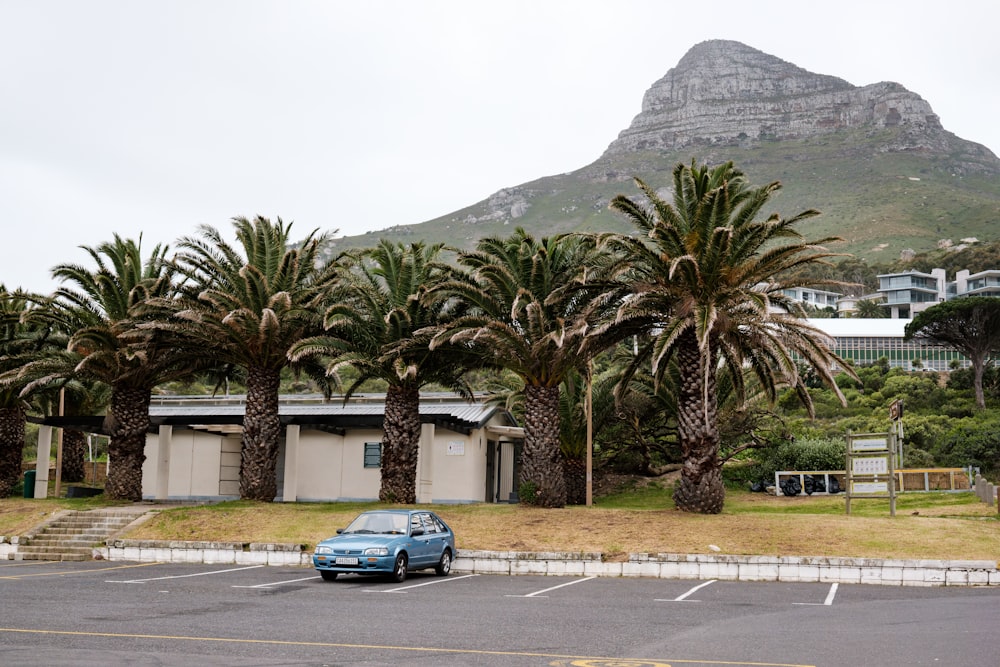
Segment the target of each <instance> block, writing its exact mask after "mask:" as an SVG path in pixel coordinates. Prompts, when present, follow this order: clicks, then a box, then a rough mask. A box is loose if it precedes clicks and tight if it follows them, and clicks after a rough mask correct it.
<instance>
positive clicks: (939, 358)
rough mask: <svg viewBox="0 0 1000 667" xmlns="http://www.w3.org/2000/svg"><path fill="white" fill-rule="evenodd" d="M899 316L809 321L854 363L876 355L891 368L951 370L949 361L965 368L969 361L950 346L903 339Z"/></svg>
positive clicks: (903, 322)
mask: <svg viewBox="0 0 1000 667" xmlns="http://www.w3.org/2000/svg"><path fill="white" fill-rule="evenodd" d="M909 322H910V320H903V319H860V318H847V319H810V320H809V324H811V325H812V326H814V327H816V328H817V329H819V330H820V331H822V332H824V333H826V334H827V335H828V336H830V337H831V338H832V339H833V340H834V346H833V349H834V352H836V353H837V355H838V356H840V357H841V358H843V359H848V360H850V361H851V362H852V363H853V364H854V365H855V366H867V365H870V364H874V363H875V362H876V361H878V360H879V359H880V358H882V357H885V358H887V359H888V360H889V365H890V366H892V367H899V368H904V369H906V370H908V371H909V370H919V369H926V370H932V371H947V370H951V363H952V361H957V362H958V364H959V368H967V367H968V366H969V360H968V359H967V358H966V357H965V356H964V355H963V354H961V353H960V352H958V351H956V350H953V349H952V348H950V347H942V346H940V345H928V344H926V343H923V342H920V341H915V340H910V341H906V340H903V335H904V333H905V329H906V325H907V324H908V323H909Z"/></svg>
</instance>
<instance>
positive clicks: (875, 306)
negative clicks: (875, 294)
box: [855, 299, 889, 319]
mask: <svg viewBox="0 0 1000 667" xmlns="http://www.w3.org/2000/svg"><path fill="white" fill-rule="evenodd" d="M888 316H889V311H888V310H886V306H885V304H884V303H880V302H878V301H876V300H874V299H860V300H859V301H858V302H857V304H856V305H855V317H860V318H865V319H879V318H884V317H888Z"/></svg>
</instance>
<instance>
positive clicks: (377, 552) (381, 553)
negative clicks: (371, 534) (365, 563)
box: [365, 547, 389, 556]
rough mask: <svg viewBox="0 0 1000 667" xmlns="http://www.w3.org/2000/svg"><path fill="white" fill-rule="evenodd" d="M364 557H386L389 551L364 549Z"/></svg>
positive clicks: (374, 548)
mask: <svg viewBox="0 0 1000 667" xmlns="http://www.w3.org/2000/svg"><path fill="white" fill-rule="evenodd" d="M365 555H366V556H388V555H389V550H388V549H386V548H385V547H370V548H368V549H365Z"/></svg>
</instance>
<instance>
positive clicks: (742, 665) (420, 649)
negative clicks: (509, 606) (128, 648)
mask: <svg viewBox="0 0 1000 667" xmlns="http://www.w3.org/2000/svg"><path fill="white" fill-rule="evenodd" d="M0 632H10V633H18V634H32V635H50V636H51V635H56V636H65V637H106V638H111V639H160V640H164V639H166V640H177V641H190V642H218V643H226V644H268V645H272V646H303V647H310V648H346V649H359V650H373V649H374V650H381V651H406V652H411V653H449V654H459V655H495V656H509V657H521V658H546V659H553V658H558V659H562V660H587V661H608V662H611V661H614V663H615V664H625V665H627V664H628V663H636V664H642V663H644V662H652V663H659V662H662V660H645V659H643V658H607V657H594V656H585V655H562V654H559V653H532V652H528V651H488V650H482V649H461V648H435V647H432V646H391V645H381V644H341V643H334V642H302V641H290V640H283V639H238V638H233V637H189V636H186V635H147V634H127V633H120V632H82V631H70V630H33V629H30V628H0ZM667 663H668V664H670V663H674V664H678V663H683V664H686V665H730V666H731V667H816V666H815V665H803V664H787V663H776V662H731V661H721V660H668V661H667Z"/></svg>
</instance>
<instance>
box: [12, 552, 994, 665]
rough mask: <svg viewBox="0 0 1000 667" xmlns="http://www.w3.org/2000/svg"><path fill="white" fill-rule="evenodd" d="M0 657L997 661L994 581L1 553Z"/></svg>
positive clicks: (311, 661) (78, 660)
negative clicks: (869, 581)
mask: <svg viewBox="0 0 1000 667" xmlns="http://www.w3.org/2000/svg"><path fill="white" fill-rule="evenodd" d="M0 597H2V599H3V601H4V604H3V607H4V614H3V621H2V622H0V626H2V627H0V650H2V651H3V653H2V654H3V655H4V663H5V664H45V665H70V664H72V665H98V664H100V665H108V664H132V665H145V664H149V665H153V664H155V665H185V666H188V667H189V666H191V665H195V664H197V665H230V664H240V665H265V664H268V665H272V664H283V665H306V664H308V665H360V664H364V665H382V664H386V665H388V664H396V665H398V664H407V665H469V664H476V665H514V666H521V665H524V666H529V665H530V666H535V665H565V666H577V667H610V666H612V665H613V666H615V667H659V666H662V665H695V666H697V665H758V666H761V665H847V664H852V665H924V664H926V665H931V664H935V665H945V664H948V665H959V664H961V665H969V664H995V652H996V649H995V642H994V641H993V634H994V632H995V621H996V611H997V609H1000V591H998V590H996V589H995V588H994V589H976V588H972V589H970V588H911V587H906V588H903V587H888V586H868V585H837V584H819V583H795V584H792V583H747V582H722V581H711V580H709V581H695V580H663V579H626V578H588V577H551V576H550V577H545V576H520V577H509V576H489V575H469V574H462V573H453V574H452V575H451V576H449V577H436V576H434V575H433V574H424V573H415V574H411V576H410V577H409V578H408V579H407V580H406V581H405V582H403V583H395V582H391V581H388V580H385V579H376V578H365V577H360V576H353V575H348V576H342V577H341V578H340V579H338V580H337V581H335V582H324V581H323V580H322V579H320V577H319V575H318V574H317V573H316V572H315V571H313V570H310V569H304V568H291V567H266V566H220V565H214V566H213V565H181V564H164V563H142V564H140V563H121V562H113V563H112V562H84V563H52V562H37V561H5V562H0Z"/></svg>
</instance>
